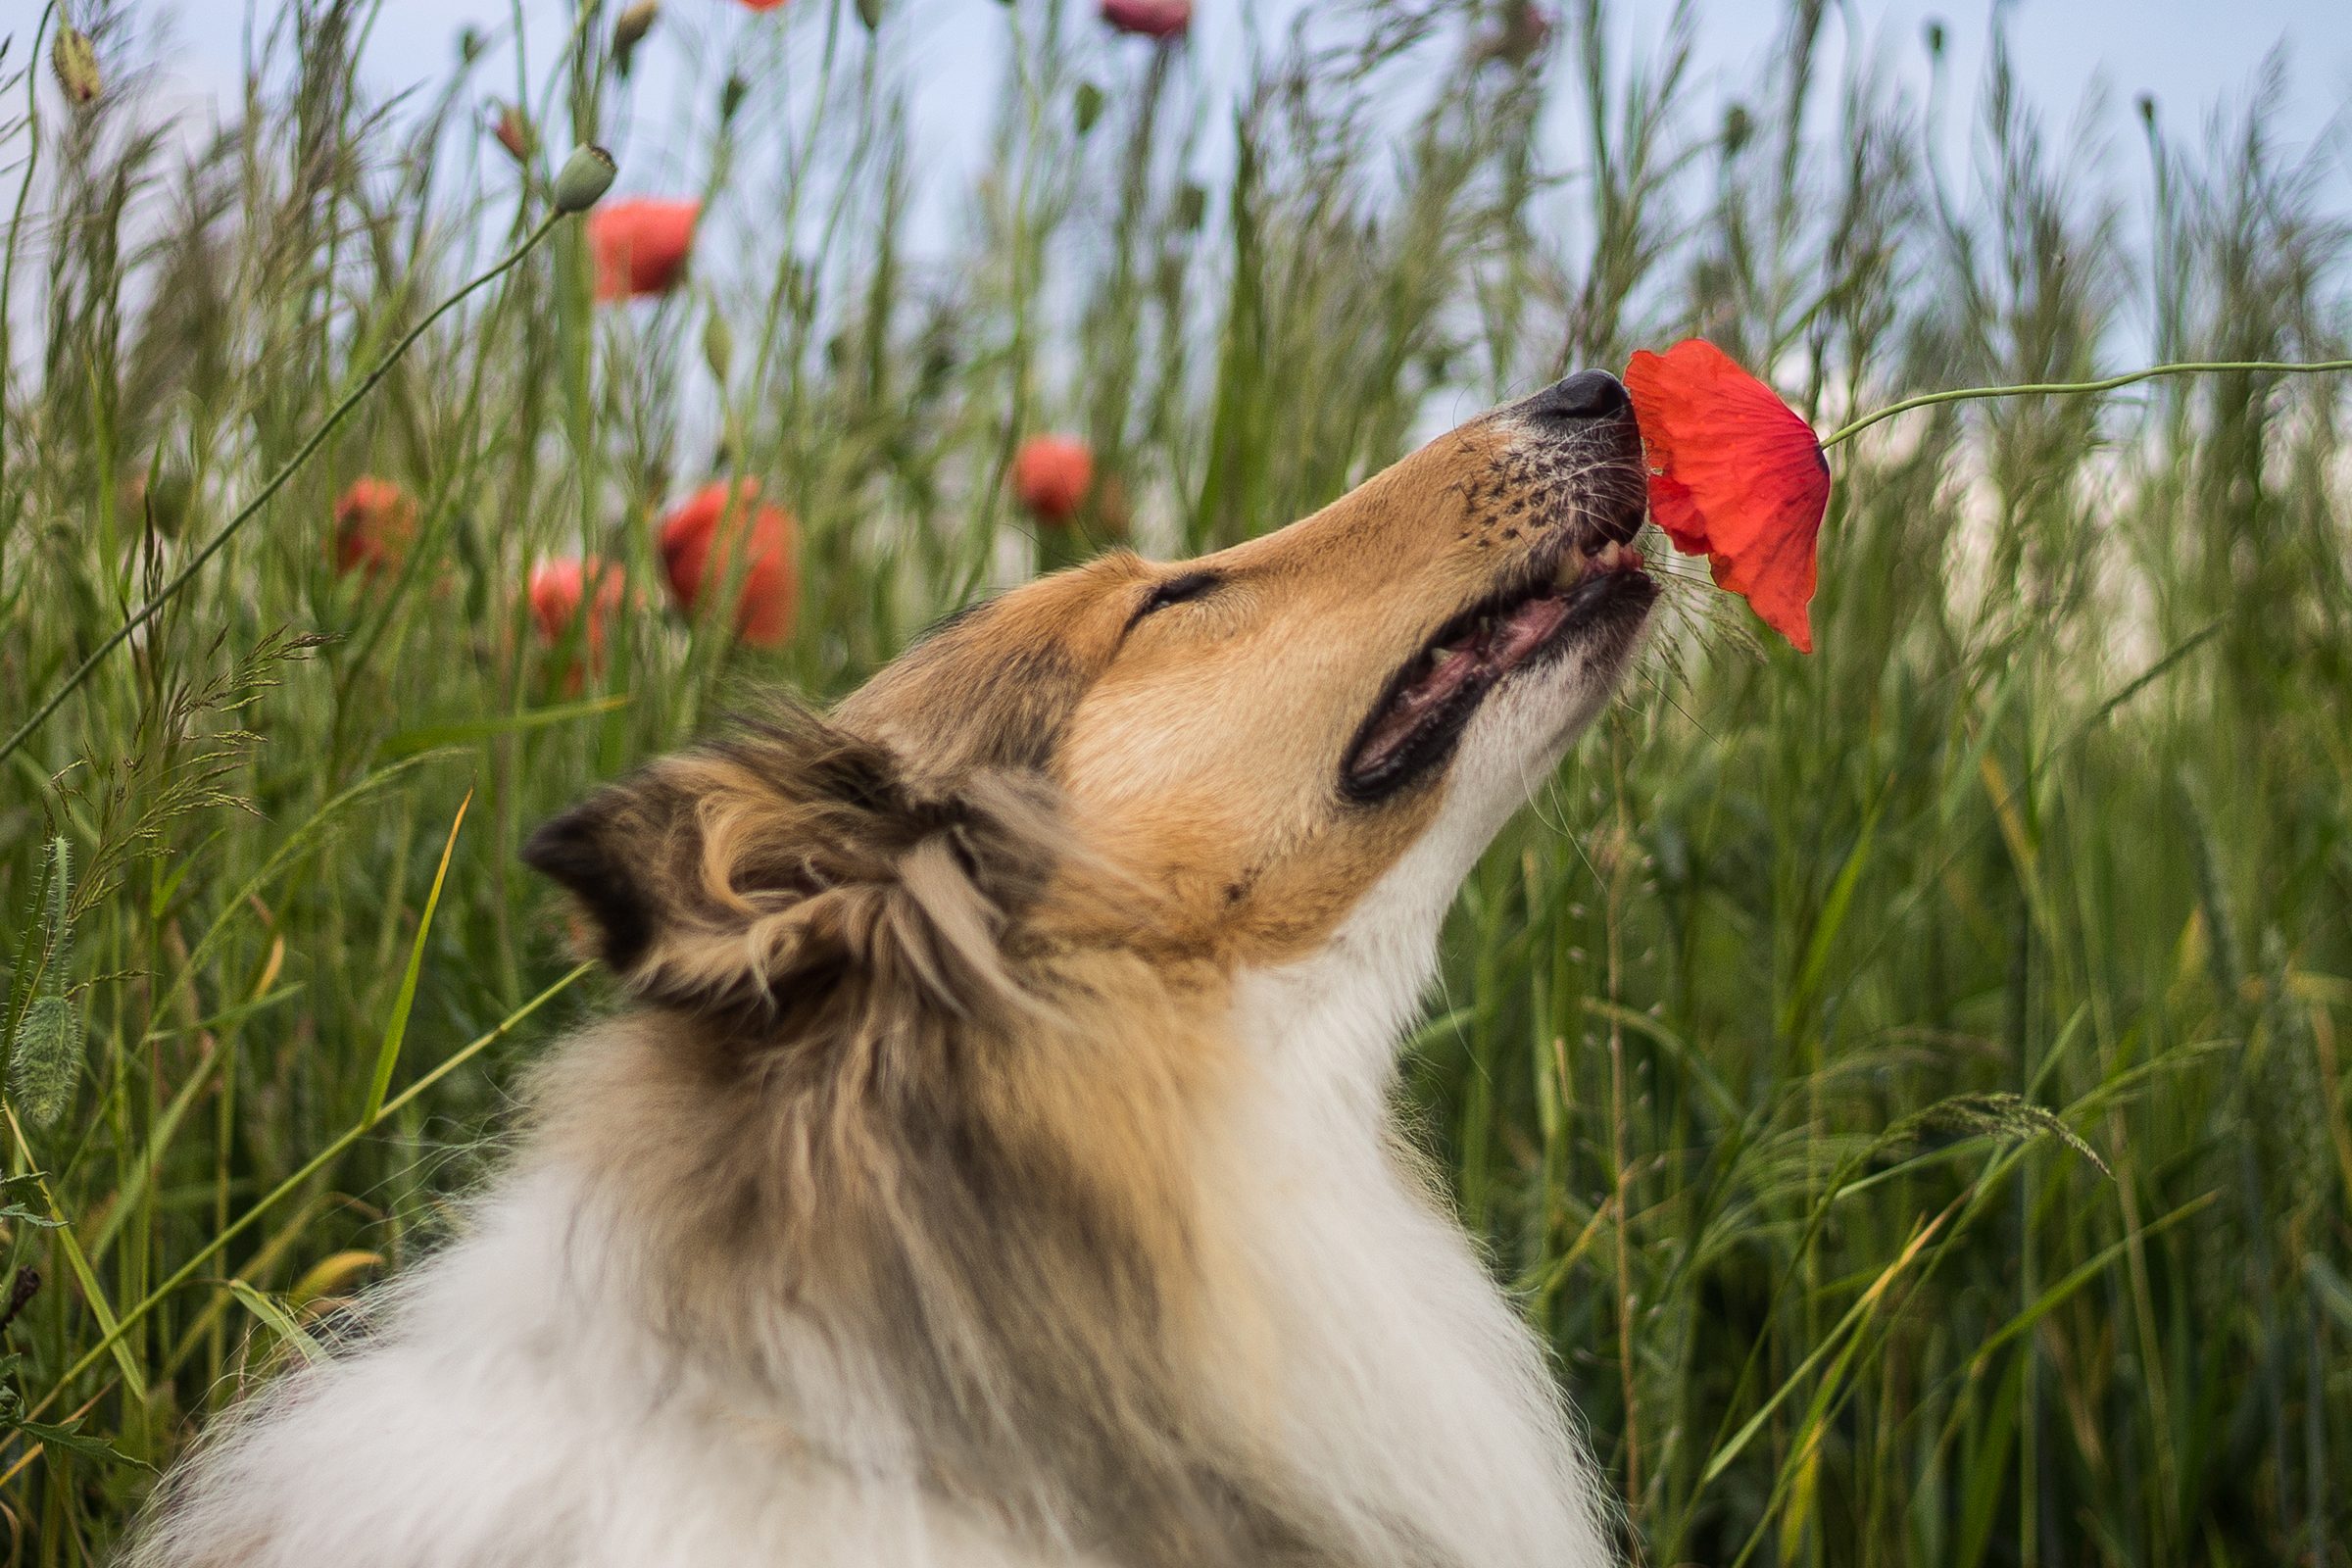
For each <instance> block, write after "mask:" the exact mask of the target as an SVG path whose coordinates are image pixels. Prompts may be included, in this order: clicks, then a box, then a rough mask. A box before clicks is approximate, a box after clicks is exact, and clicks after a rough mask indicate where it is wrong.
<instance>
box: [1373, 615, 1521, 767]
mask: <svg viewBox="0 0 2352 1568" xmlns="http://www.w3.org/2000/svg"><path fill="white" fill-rule="evenodd" d="M1567 615H1568V606H1567V603H1566V601H1564V600H1562V599H1560V598H1559V597H1558V596H1556V595H1553V594H1540V595H1538V596H1537V597H1535V598H1533V599H1530V600H1527V601H1526V602H1525V603H1523V604H1521V605H1519V606H1517V607H1516V608H1514V609H1513V610H1512V611H1511V612H1510V613H1509V614H1507V615H1505V616H1503V617H1502V619H1500V620H1499V621H1493V622H1490V623H1488V624H1487V625H1485V626H1482V627H1480V628H1478V629H1476V630H1473V631H1471V632H1469V633H1467V634H1465V635H1464V636H1463V637H1462V638H1461V639H1460V640H1459V641H1456V642H1453V643H1449V644H1447V645H1446V647H1444V648H1441V649H1439V650H1438V655H1437V662H1436V663H1434V664H1432V665H1431V666H1430V667H1429V669H1428V670H1427V672H1425V673H1424V674H1423V675H1422V676H1421V677H1420V678H1419V679H1418V680H1415V681H1414V682H1413V683H1412V684H1411V685H1409V686H1407V687H1405V688H1404V690H1402V691H1400V692H1398V693H1397V695H1396V696H1395V697H1394V698H1392V699H1390V702H1389V706H1388V709H1387V711H1385V712H1383V713H1382V714H1381V717H1380V723H1379V724H1378V725H1377V726H1375V727H1374V729H1373V731H1372V733H1371V735H1370V736H1369V737H1368V738H1367V739H1366V740H1365V742H1364V747H1363V752H1362V754H1361V756H1362V765H1364V766H1367V767H1369V766H1376V765H1378V764H1379V763H1382V762H1385V761H1387V760H1388V759H1389V758H1390V757H1391V756H1393V755H1394V754H1395V753H1396V751H1397V748H1398V747H1400V746H1402V745H1403V744H1404V742H1405V741H1406V740H1407V739H1408V738H1409V737H1410V736H1411V735H1413V734H1414V732H1415V731H1417V730H1419V729H1420V727H1421V724H1422V721H1423V720H1425V719H1427V718H1428V717H1429V715H1430V714H1432V713H1434V712H1436V711H1438V710H1439V709H1441V708H1444V707H1445V706H1446V703H1448V702H1450V701H1451V700H1452V699H1453V698H1454V697H1455V696H1456V695H1458V694H1459V693H1460V692H1461V690H1462V688H1463V687H1465V686H1467V685H1469V684H1470V683H1471V682H1472V681H1473V680H1478V679H1485V680H1487V681H1490V682H1491V681H1493V680H1495V679H1496V678H1498V677H1499V676H1501V674H1502V673H1503V672H1504V671H1506V670H1508V669H1510V668H1511V667H1512V666H1513V665H1515V664H1517V663H1518V662H1520V661H1522V660H1524V659H1525V658H1527V656H1528V655H1529V654H1531V653H1533V652H1534V651H1535V650H1536V648H1537V646H1538V645H1540V644H1541V643H1542V642H1543V641H1544V638H1546V637H1548V636H1550V635H1551V634H1552V633H1553V632H1554V631H1555V630H1557V629H1558V628H1559V624H1560V622H1561V621H1562V620H1564V619H1566V618H1567Z"/></svg>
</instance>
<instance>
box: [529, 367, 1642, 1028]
mask: <svg viewBox="0 0 2352 1568" xmlns="http://www.w3.org/2000/svg"><path fill="white" fill-rule="evenodd" d="M1642 505H1643V471H1642V456H1641V442H1640V437H1639V433H1638V431H1637V429H1636V427H1635V424H1634V421H1633V417H1632V413H1631V410H1630V408H1629V407H1628V404H1627V401H1626V397H1625V394H1624V391H1623V389H1622V388H1620V387H1619V386H1618V384H1617V382H1616V381H1615V380H1614V379H1613V378H1612V377H1610V376H1608V375H1605V374H1601V373H1598V372H1591V371H1588V372H1585V373H1584V374H1580V375H1575V376H1571V377H1569V378H1567V379H1566V380H1563V381H1561V382H1559V383H1557V384H1556V385H1553V386H1551V387H1548V388H1546V389H1545V390H1544V391H1542V392H1540V393H1538V394H1536V395H1535V396H1533V397H1530V398H1527V399H1525V400H1523V401H1521V402H1518V403H1515V404H1511V405H1508V406H1506V407H1504V408H1501V409H1498V410H1495V411H1494V412H1492V413H1490V414H1487V415H1485V416H1482V417H1479V418H1476V419H1473V420H1471V421H1470V422H1468V423H1467V424H1464V425H1462V426H1460V427H1459V428H1457V429H1455V430H1453V431H1451V432H1450V433H1448V434H1446V435H1444V436H1441V437H1440V438H1438V439H1437V440H1436V441H1433V442H1432V443H1430V444H1429V445H1428V446H1426V447H1424V448H1423V449H1421V450H1420V451H1419V452H1416V453H1414V454H1413V455H1412V456H1410V457H1408V458H1406V459H1404V460H1403V461H1402V462H1400V463H1398V464H1397V465H1396V466H1393V467H1391V468H1389V469H1388V470H1386V471H1385V472H1383V473H1381V474H1379V475H1377V476H1376V477H1374V478H1373V479H1371V480H1369V481H1368V482H1366V483H1365V484H1363V485H1362V486H1360V487H1359V488H1357V489H1356V490H1354V491H1352V492H1350V493H1349V494H1348V495H1346V496H1344V497H1342V498H1341V499H1340V500H1338V501H1336V502H1334V503H1332V504H1331V505H1330V506H1328V507H1326V508H1324V509H1323V510H1322V511H1320V512H1318V513H1316V514H1314V515H1311V516H1309V517H1306V518H1303V519H1301V520H1299V521H1298V522H1295V523H1292V524H1291V525H1290V526H1289V527H1286V528H1283V529H1281V530H1280V531H1278V532H1274V533H1270V534H1267V535H1264V536H1262V537H1259V538H1256V539H1252V540H1250V541H1249V542H1247V543H1244V544H1240V545H1236V546H1234V547H1232V548H1230V549H1226V550H1222V551H1219V552H1217V553H1215V554H1212V555H1208V556H1204V557H1201V558H1200V559H1197V560H1193V561H1187V562H1180V563H1173V564H1156V563H1150V562H1146V561H1143V560H1140V559H1138V558H1136V557H1134V556H1132V555H1125V554H1119V555H1111V556H1106V557H1103V558H1102V559H1100V560H1097V561H1094V562H1092V563H1090V564H1086V565H1083V566H1079V567H1077V568H1075V569H1073V570H1070V571H1066V572H1061V573H1058V574H1056V575H1054V576H1051V577H1047V578H1044V579H1041V580H1039V581H1036V582H1032V583H1029V584H1027V585H1025V586H1023V587H1020V588H1018V589H1015V590H1012V591H1011V592H1008V593H1005V594H1004V595H1002V596H1000V597H998V598H995V599H993V600H990V601H988V602H986V603H984V604H981V605H978V606H976V607H974V608H972V609H970V610H968V611H965V612H963V613H959V614H957V615H956V616H954V617H952V618H951V619H950V620H949V621H948V622H946V623H945V624H943V625H942V626H941V627H939V628H938V629H936V630H935V631H934V632H933V633H932V634H931V635H930V636H928V637H927V638H925V639H924V640H923V641H921V642H920V643H918V644H917V645H915V646H914V647H913V648H911V649H909V650H908V651H907V653H906V654H905V655H903V656H902V657H901V658H900V659H898V660H897V661H896V662H893V663H892V664H890V665H889V666H888V667H887V668H885V669H884V670H882V671H881V672H880V673H879V674H877V675H876V676H875V677H874V678H873V679H872V680H871V681H870V682H869V683H867V685H866V686H864V687H863V688H862V689H861V690H859V691H858V692H857V693H855V694H854V695H852V696H851V697H850V698H848V699H847V700H846V701H844V702H843V703H842V704H841V705H840V707H839V708H838V709H837V710H836V711H835V712H834V713H833V714H832V715H831V716H830V717H828V718H821V719H820V718H817V717H815V716H814V715H809V714H799V715H794V716H791V717H789V718H788V719H787V720H785V721H784V722H782V723H781V724H779V725H777V726H775V727H772V728H768V729H764V730H756V731H750V732H747V733H745V734H743V735H740V736H738V737H736V738H734V739H732V740H729V741H725V742H721V743H719V744H716V745H714V746H711V747H709V748H706V749H703V750H700V751H697V752H691V753H687V754H685V755H683V756H680V757H677V758H673V759H670V760H664V761H662V762H659V763H656V764H655V765H654V766H652V767H651V768H649V769H648V770H646V771H645V772H644V773H642V774H640V775H639V776H637V777H636V778H634V779H631V780H628V781H625V782H623V783H620V784H617V785H615V786H613V787H612V788H610V789H608V790H606V791H605V792H603V793H602V794H600V795H598V796H596V797H594V798H592V799H591V800H590V801H589V802H587V803H586V804H585V805H583V806H582V807H581V808H579V809H576V810H574V811H573V812H571V813H569V814H567V815H565V816H564V817H562V818H559V819H558V820H557V821H555V822H553V823H550V824H549V825H548V826H547V827H546V828H544V829H542V830H541V831H540V833H539V834H538V835H537V836H536V837H535V838H533V839H532V841H531V843H530V845H529V847H528V849H527V850H526V852H525V857H526V858H527V859H528V860H529V861H530V862H531V863H532V864H533V865H535V866H537V867H538V868H539V869H541V870H543V871H545V872H547V873H548V874H549V875H551V876H553V877H554V878H556V879H557V880H558V881H560V882H562V883H563V884H564V885H565V886H566V887H568V888H569V889H571V890H572V892H573V893H575V894H576V895H577V896H578V897H579V899H580V901H581V903H582V905H583V907H584V908H585V910H586V912H587V914H588V915H589V917H590V920H591V922H592V923H593V925H594V927H595V930H596V933H597V946H598V949H599V951H600V952H601V953H602V955H603V956H604V957H605V958H606V959H607V960H608V961H609V962H610V963H611V964H612V965H613V968H614V969H615V970H616V971H618V972H619V973H620V974H622V975H623V976H624V977H626V978H627V979H629V980H630V981H631V982H632V983H633V984H634V985H636V986H637V987H638V988H639V989H641V990H642V991H644V992H645V993H647V994H648V995H651V996H654V997H657V998H660V999H662V1000H666V1001H669V1002H673V1003H678V1004H693V1003H697V1002H704V1003H726V1004H730V1005H732V1004H739V1003H744V1002H749V1001H754V1000H759V999H767V1000H769V1001H772V1000H773V999H776V998H778V997H782V996H787V995H792V994H801V995H807V994H809V993H810V992H812V991H821V990H822V989H823V988H824V984H825V982H826V980H827V977H829V976H839V975H841V974H844V973H848V972H852V971H857V972H861V973H866V974H869V975H878V971H879V970H881V969H887V970H889V972H890V977H892V978H896V979H904V980H906V981H907V982H909V983H910V984H911V985H912V986H914V987H916V988H917V989H919V990H920V991H921V992H922V993H924V994H926V995H928V996H930V997H932V998H933V999H934V1000H936V1001H938V1002H939V1003H940V1004H942V1005H946V1006H950V1007H955V1008H970V1007H973V1006H978V1005H986V1004H987V1003H988V1002H989V1001H990V1000H991V999H998V1000H1002V999H1004V998H1005V997H1007V996H1009V995H1011V994H1012V993H1013V992H1015V991H1017V990H1018V985H1017V982H1016V981H1015V980H1014V979H1013V978H1012V977H1011V976H1010V975H1009V974H1008V972H1007V969H1006V962H1007V956H1008V955H1013V956H1017V953H1018V951H1019V950H1020V949H1021V946H1022V944H1023V943H1025V942H1026V943H1030V944H1033V945H1035V946H1036V947H1037V948H1038V949H1040V950H1060V949H1067V948H1071V947H1080V948H1087V947H1092V948H1103V947H1129V948H1137V949H1144V950H1149V951H1152V952H1154V953H1156V954H1160V955H1180V956H1188V957H1192V958H1197V959H1201V960H1203V961H1206V962H1208V963H1210V964H1212V965H1214V966H1216V967H1218V968H1230V967H1233V966H1237V965H1250V964H1266V963H1279V962H1282V961H1286V960H1288V959H1291V958H1294V957H1298V956H1304V955H1306V954H1309V953H1311V952H1313V951H1314V950H1315V948H1316V947H1317V945H1318V944H1319V943H1321V942H1322V941H1324V940H1325V939H1327V938H1328V937H1329V935H1330V934H1331V933H1332V932H1333V931H1334V930H1335V929H1336V928H1337V927H1338V925H1339V924H1340V923H1341V922H1342V921H1343V920H1344V919H1345V918H1346V917H1347V915H1348V912H1349V911H1350V909H1351V908H1353V907H1355V906H1356V904H1357V903H1358V902H1359V901H1360V900H1361V899H1363V897H1364V896H1365V894H1366V893H1367V891H1368V890H1369V889H1371V888H1372V887H1373V886H1374V885H1375V884H1376V883H1378V882H1379V880H1380V879H1381V877H1382V876H1383V875H1384V873H1385V872H1386V871H1387V870H1388V869H1389V868H1390V867H1392V866H1393V865H1395V864H1396V863H1397V860H1398V859H1399V858H1400V857H1402V856H1403V855H1404V854H1405V853H1406V852H1407V850H1408V849H1410V848H1411V847H1412V846H1414V845H1415V844H1416V843H1421V842H1424V841H1427V840H1429V839H1430V838H1431V836H1432V835H1433V834H1436V835H1442V836H1443V838H1444V840H1445V842H1446V845H1448V846H1449V847H1450V848H1449V850H1448V857H1447V858H1448V859H1449V862H1458V863H1452V864H1451V865H1450V874H1451V875H1452V876H1453V877H1454V878H1456V879H1458V876H1459V875H1460V874H1461V872H1463V871H1466V870H1467V868H1468V864H1469V861H1470V859H1471V858H1474V857H1475V855H1476V853H1477V851H1478V850H1479V849H1480V848H1483V846H1484V845H1485V844H1486V842H1487V841H1488V840H1489V839H1490V838H1491V837H1492V836H1493V834H1494V833H1495V831H1496V830H1497V829H1499V828H1500V826H1501V825H1502V823H1503V822H1504V821H1505V820H1506V819H1507V818H1508V816H1509V815H1510V813H1511V812H1512V811H1514V810H1515V809H1517V808H1518V807H1519V806H1520V805H1521V804H1522V803H1523V802H1524V801H1525V800H1526V799H1527V797H1528V795H1529V793H1530V791H1531V790H1532V789H1533V788H1534V786H1535V785H1536V784H1537V783H1538V782H1539V781H1540V780H1541V779H1542V778H1543V777H1544V775H1545V774H1546V772H1547V771H1548V769H1549V768H1550V766H1551V765H1552V764H1553V762H1554V761H1556V760H1557V759H1558V757H1559V756H1560V754H1561V753H1562V752H1563V751H1564V749H1565V748H1566V747H1567V745H1568V744H1569V742H1570V741H1571V740H1572V739H1573V738H1574V737H1575V735H1576V734H1577V733H1578V732H1579V731H1580V730H1581V729H1582V728H1583V727H1584V726H1585V724H1587V723H1588V722H1589V721H1590V720H1591V719H1592V717H1593V714H1594V713H1595V712H1596V711H1598V710H1599V709H1600V707H1601V706H1602V705H1603V704H1604V703H1605V702H1606V701H1607V699H1608V697H1609V695H1610V694H1611V693H1612V692H1613V691H1614V689H1615V687H1616V684H1617V682H1618V680H1619V679H1620V677H1621V676H1622V674H1623V672H1624V670H1625V668H1626V666H1627V664H1628V663H1629V662H1630V659H1631V657H1632V654H1633V652H1634V650H1635V648H1636V646H1637V645H1638V642H1639V638H1640V634H1641V631H1642V626H1643V624H1644V622H1645V620H1646V618H1647V615H1648V613H1649V609H1650V606H1651V603H1652V601H1653V599H1654V597H1655V591H1656V590H1655V587H1654V585H1653V584H1652V582H1651V580H1650V579H1649V578H1648V577H1647V576H1646V575H1645V574H1644V573H1643V572H1642V570H1641V567H1640V562H1639V558H1638V557H1635V556H1633V555H1632V554H1631V553H1630V552H1629V551H1627V550H1625V548H1624V545H1625V542H1626V541H1627V540H1629V539H1630V538H1631V537H1632V535H1633V533H1634V532H1635V530H1636V529H1637V527H1638V526H1639V525H1640V522H1641V519H1642Z"/></svg>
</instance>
